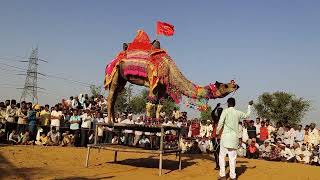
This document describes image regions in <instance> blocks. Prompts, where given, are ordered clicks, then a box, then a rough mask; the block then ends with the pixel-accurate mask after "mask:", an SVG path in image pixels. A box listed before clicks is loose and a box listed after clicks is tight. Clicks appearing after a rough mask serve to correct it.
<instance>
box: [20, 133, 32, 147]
mask: <svg viewBox="0 0 320 180" xmlns="http://www.w3.org/2000/svg"><path fill="white" fill-rule="evenodd" d="M21 144H22V145H31V144H33V141H32V140H31V138H30V133H29V131H25V132H24V133H23V134H22V135H21Z"/></svg>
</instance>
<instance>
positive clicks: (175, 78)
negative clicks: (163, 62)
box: [168, 60, 208, 99]
mask: <svg viewBox="0 0 320 180" xmlns="http://www.w3.org/2000/svg"><path fill="white" fill-rule="evenodd" d="M168 63H169V84H170V85H171V86H173V87H175V90H176V91H179V93H181V94H183V95H185V96H187V97H189V98H193V99H196V98H198V99H200V98H208V90H207V89H206V88H204V87H203V86H198V85H196V84H193V83H192V82H191V81H190V80H188V79H187V78H186V77H185V76H184V75H183V74H182V73H181V71H180V70H179V69H178V67H177V66H176V64H175V63H174V62H173V61H172V60H170V61H168Z"/></svg>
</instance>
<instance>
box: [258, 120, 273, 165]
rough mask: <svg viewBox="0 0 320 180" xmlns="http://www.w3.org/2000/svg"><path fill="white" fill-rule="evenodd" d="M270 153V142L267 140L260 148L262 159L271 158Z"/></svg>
mask: <svg viewBox="0 0 320 180" xmlns="http://www.w3.org/2000/svg"><path fill="white" fill-rule="evenodd" d="M261 124H262V123H261ZM260 133H261V131H260ZM260 138H261V134H260ZM270 152H271V146H270V141H269V140H265V141H264V143H263V144H262V145H261V146H260V147H259V153H260V158H263V159H266V158H268V157H269V156H270Z"/></svg>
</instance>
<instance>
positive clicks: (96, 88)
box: [90, 85, 102, 98]
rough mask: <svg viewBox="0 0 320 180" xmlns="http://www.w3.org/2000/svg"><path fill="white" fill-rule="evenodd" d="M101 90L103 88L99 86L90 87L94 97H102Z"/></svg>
mask: <svg viewBox="0 0 320 180" xmlns="http://www.w3.org/2000/svg"><path fill="white" fill-rule="evenodd" d="M101 89H102V86H97V85H91V86H90V92H91V95H92V96H93V97H95V98H96V97H98V96H100V95H101Z"/></svg>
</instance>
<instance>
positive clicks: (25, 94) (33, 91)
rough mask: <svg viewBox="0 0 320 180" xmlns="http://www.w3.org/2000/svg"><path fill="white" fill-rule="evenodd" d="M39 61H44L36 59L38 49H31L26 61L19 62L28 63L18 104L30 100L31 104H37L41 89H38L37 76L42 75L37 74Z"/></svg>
mask: <svg viewBox="0 0 320 180" xmlns="http://www.w3.org/2000/svg"><path fill="white" fill-rule="evenodd" d="M39 61H44V60H41V59H39V58H38V47H37V48H35V49H32V52H31V55H30V57H29V60H28V61H21V62H28V70H27V74H26V80H25V83H24V87H23V91H22V95H21V98H20V102H21V101H25V100H27V99H29V98H30V100H31V102H32V103H33V104H34V103H38V89H43V88H40V87H38V75H42V74H41V73H39V72H38V65H39V64H38V62H39ZM44 62H46V61H44Z"/></svg>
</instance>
